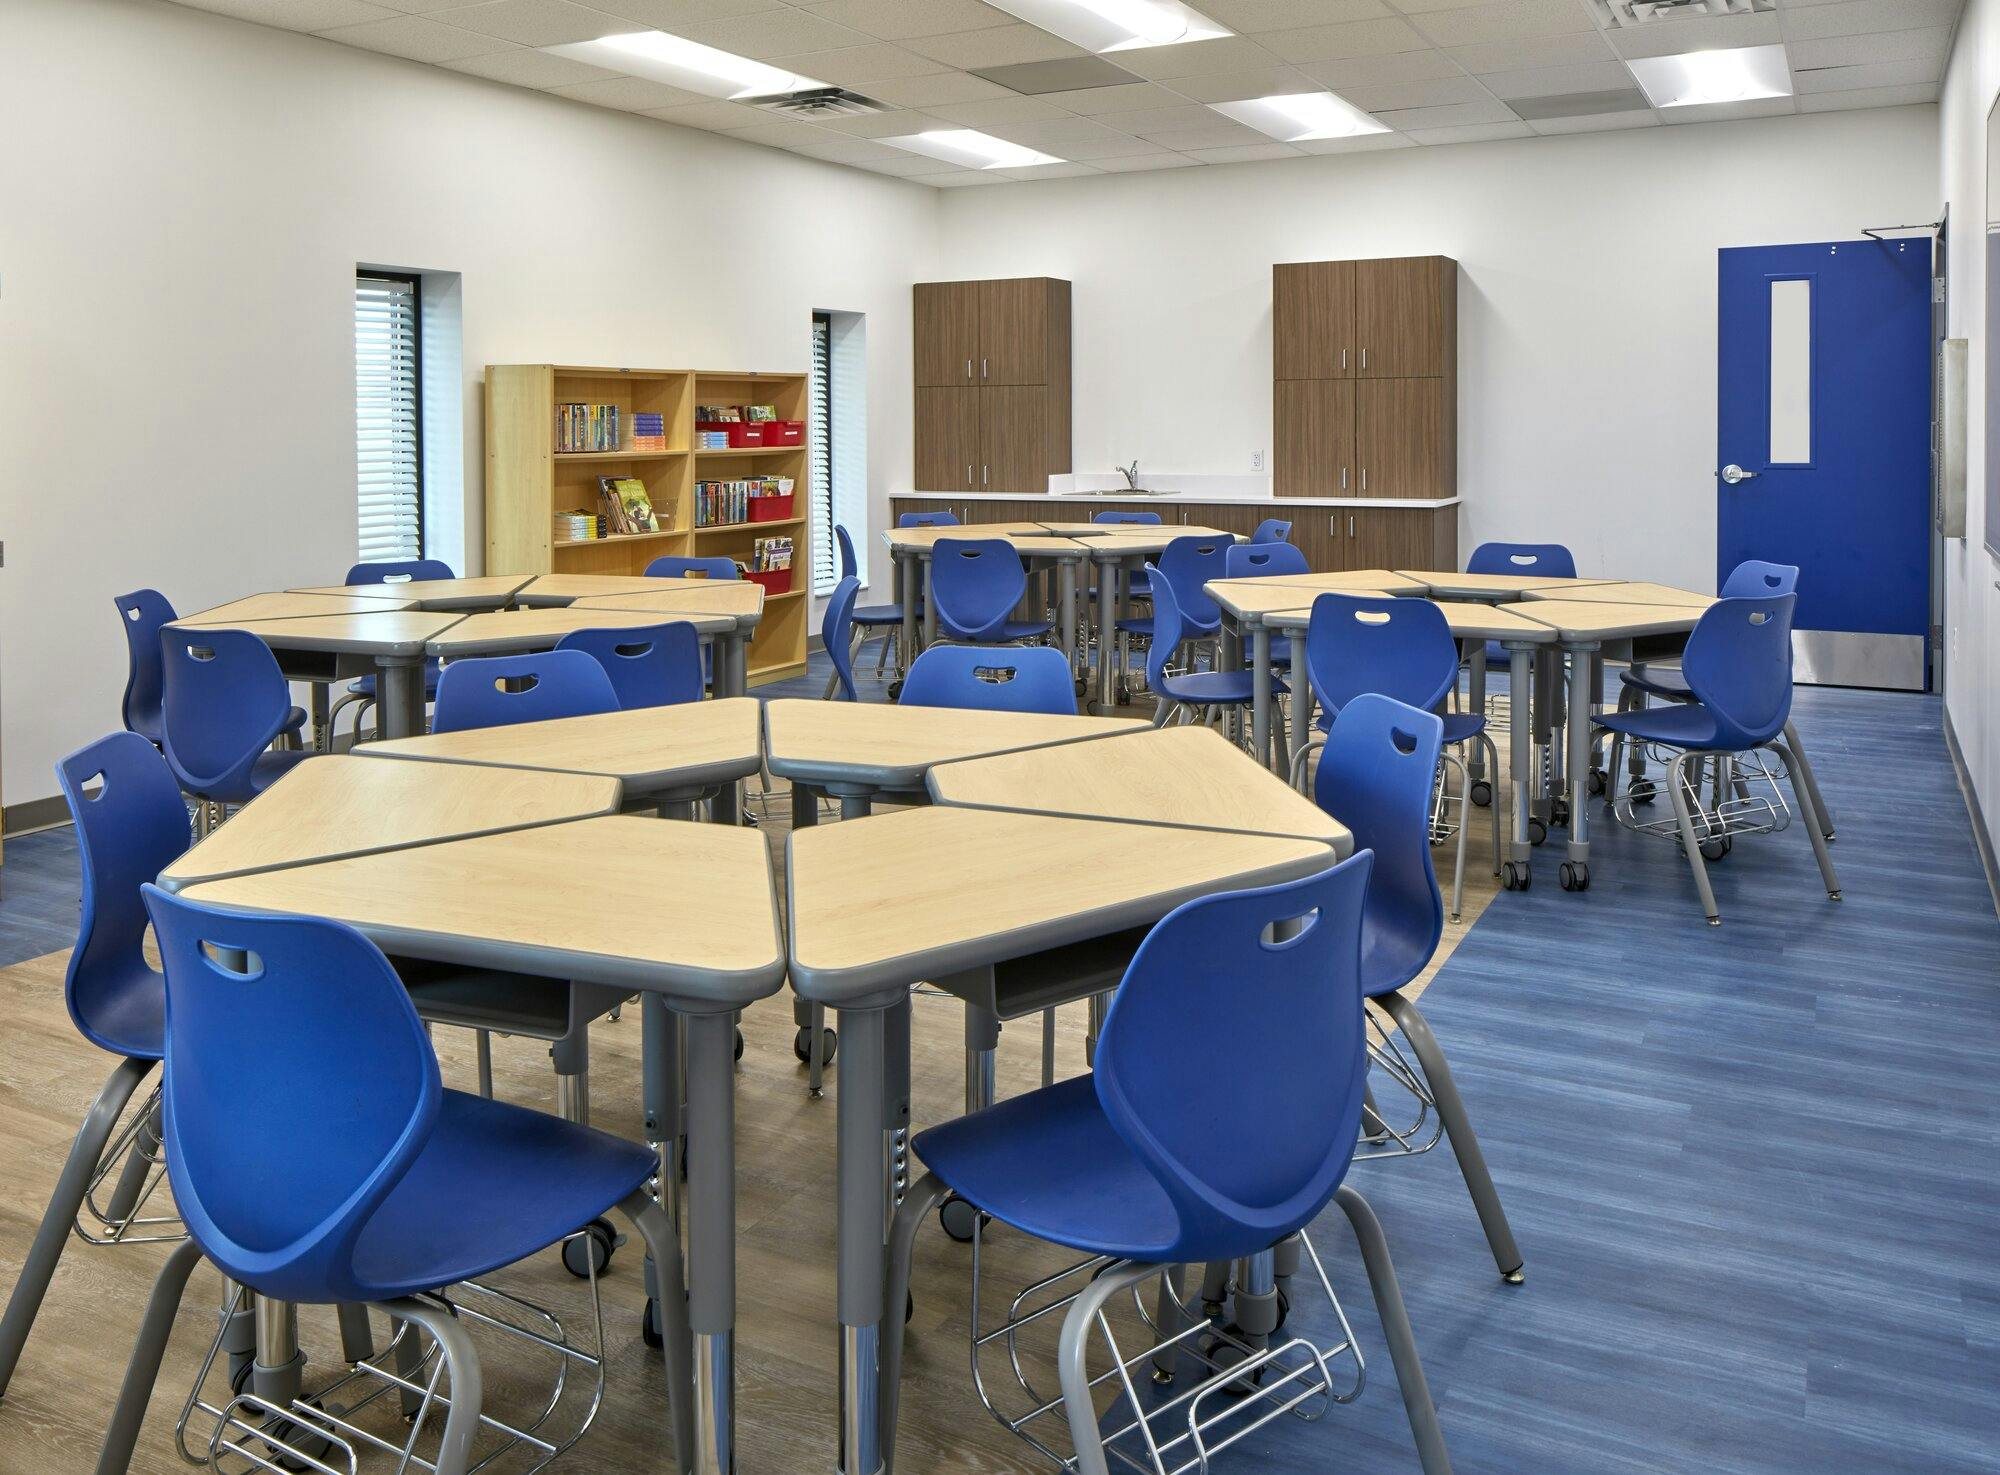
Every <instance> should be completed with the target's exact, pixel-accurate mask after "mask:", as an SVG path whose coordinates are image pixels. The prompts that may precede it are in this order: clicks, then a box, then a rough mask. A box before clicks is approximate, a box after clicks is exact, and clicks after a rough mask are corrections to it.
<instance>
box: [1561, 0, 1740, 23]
mask: <svg viewBox="0 0 2000 1475" xmlns="http://www.w3.org/2000/svg"><path fill="white" fill-rule="evenodd" d="M1590 8H1591V9H1592V10H1594V11H1596V12H1597V18H1598V20H1599V21H1600V22H1601V23H1603V24H1604V25H1608V26H1644V25H1653V24H1656V23H1658V22H1660V21H1672V20H1694V19H1696V18H1697V17H1702V16H1706V17H1709V18H1718V17H1722V16H1730V15H1761V14H1763V13H1765V12H1766V11H1771V10H1775V9H1777V4H1776V0H1591V3H1590Z"/></svg>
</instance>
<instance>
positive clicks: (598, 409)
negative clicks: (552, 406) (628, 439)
mask: <svg viewBox="0 0 2000 1475" xmlns="http://www.w3.org/2000/svg"><path fill="white" fill-rule="evenodd" d="M619 418H620V411H619V408H618V406H616V405H587V404H581V403H570V404H560V405H557V406H556V445H555V448H556V453H557V454H558V455H562V454H571V455H574V454H576V453H577V452H582V451H618V450H623V449H624V444H623V442H621V441H620V440H619Z"/></svg>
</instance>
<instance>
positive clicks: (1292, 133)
mask: <svg viewBox="0 0 2000 1475" xmlns="http://www.w3.org/2000/svg"><path fill="white" fill-rule="evenodd" d="M1209 106H1210V107H1212V108H1214V109H1215V110H1216V111H1217V112H1218V113H1222V114H1224V115H1225V116H1227V117H1231V118H1234V119H1235V120H1236V121H1237V122H1239V123H1247V124H1249V125H1250V126H1251V127H1252V128H1255V129H1256V130H1257V131H1258V132H1259V133H1268V134H1270V135H1271V137H1273V138H1275V139H1279V140H1281V141H1283V142H1285V143H1301V142H1303V141H1305V140H1306V139H1311V138H1358V137H1360V136H1361V135H1362V134H1364V133H1387V132H1388V131H1389V125H1388V124H1386V123H1378V122H1376V121H1375V119H1373V118H1371V117H1369V116H1368V114H1366V113H1364V112H1362V111H1361V109H1360V108H1357V107H1356V106H1355V105H1354V104H1353V103H1351V102H1348V101H1347V100H1346V99H1345V98H1341V97H1336V96H1334V95H1333V94H1332V93H1331V92H1283V93H1280V94H1278V95H1277V96H1276V97H1252V98H1246V99H1244V100H1243V101H1242V102H1212V103H1210V104H1209Z"/></svg>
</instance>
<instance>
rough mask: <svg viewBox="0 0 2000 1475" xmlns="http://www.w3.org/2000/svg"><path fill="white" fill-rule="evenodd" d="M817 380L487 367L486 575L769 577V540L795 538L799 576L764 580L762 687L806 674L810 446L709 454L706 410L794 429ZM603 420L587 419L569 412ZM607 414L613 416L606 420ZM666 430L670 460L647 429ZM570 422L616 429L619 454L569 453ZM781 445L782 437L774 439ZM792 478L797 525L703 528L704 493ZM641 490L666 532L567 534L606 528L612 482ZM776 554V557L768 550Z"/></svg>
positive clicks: (594, 430) (757, 644)
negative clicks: (763, 409)
mask: <svg viewBox="0 0 2000 1475" xmlns="http://www.w3.org/2000/svg"><path fill="white" fill-rule="evenodd" d="M807 389H808V386H807V383H806V376H805V375H804V374H760V373H754V372H739V371H734V370H721V371H708V370H699V369H608V368H582V367H572V366H567V365H560V364H489V365H487V368H486V571H487V572H488V573H492V574H514V573H524V574H545V573H562V574H623V575H636V574H641V573H644V572H645V569H646V565H647V564H649V563H651V562H652V561H653V560H654V559H655V558H658V557H660V556H661V555H662V554H668V553H672V554H681V555H693V556H699V557H709V556H713V555H723V556H727V557H729V558H733V559H734V560H736V562H737V563H738V564H739V565H741V566H742V567H744V568H745V569H754V568H755V567H756V566H757V561H756V553H757V548H758V544H759V541H760V540H767V539H789V540H790V542H791V546H792V561H791V567H792V577H791V584H790V587H789V588H788V589H784V590H782V591H778V590H773V589H772V588H771V587H770V586H771V585H772V584H773V583H782V582H783V580H782V579H771V578H768V577H764V578H761V579H760V582H764V583H765V584H766V594H765V601H764V618H763V622H762V623H761V624H760V625H759V626H758V627H757V632H756V635H755V637H754V638H753V640H752V642H751V646H750V679H751V680H752V681H753V682H760V681H774V680H778V679H780V678H781V677H785V676H791V675H796V674H798V673H799V672H800V671H803V670H804V669H805V661H806V635H807V631H808V627H809V625H810V623H811V603H812V601H811V600H810V599H809V598H808V597H807V595H808V594H809V592H810V590H811V579H812V558H811V555H810V549H809V546H808V544H809V539H808V532H809V522H808V519H807V517H806V516H805V515H804V514H805V509H806V508H807V507H808V506H809V505H810V504H809V502H808V497H809V494H810V490H811V488H810V486H809V481H810V475H811V467H810V460H809V457H808V452H807V447H806V445H805V441H804V437H803V436H802V435H799V436H797V437H796V443H793V444H780V445H751V446H737V447H732V448H729V449H717V450H698V449H696V447H697V445H698V443H699V441H698V438H697V435H696V429H695V425H696V421H695V414H696V408H697V406H704V405H722V406H750V405H769V406H772V407H774V408H775V410H776V412H777V417H778V420H779V421H781V422H787V423H791V422H803V421H804V420H805V418H806V398H807ZM579 405H580V406H586V407H595V408H593V409H591V410H589V411H587V412H586V413H585V415H584V416H582V417H578V416H577V415H575V414H574V413H573V412H571V413H568V414H567V416H566V412H565V408H564V407H566V406H579ZM607 407H608V413H607ZM654 416H657V417H658V424H659V427H660V430H661V437H660V439H661V441H663V442H664V444H663V445H661V446H659V448H652V447H653V446H654V444H655V443H653V442H650V441H647V440H643V439H642V440H641V442H640V443H641V444H642V445H646V446H648V448H647V449H638V448H635V447H634V444H633V442H634V431H635V427H638V426H641V425H643V426H646V427H648V428H650V427H651V426H652V425H653V423H654V422H653V420H652V418H651V417H654ZM566 419H567V420H568V421H569V423H571V424H575V423H578V422H579V419H581V422H582V423H584V424H585V425H586V426H587V427H590V431H591V433H590V434H589V435H587V436H585V437H584V439H585V442H586V443H588V442H589V441H590V440H591V439H593V438H594V439H595V440H596V441H597V442H600V443H601V442H604V441H606V440H607V439H608V435H607V431H608V430H609V429H610V428H612V427H615V438H616V441H617V447H618V448H617V449H594V450H567V449H561V448H560V446H561V444H562V442H561V441H560V440H559V436H560V433H561V431H562V429H563V427H564V424H565V421H566ZM773 438H774V439H775V438H777V437H775V436H774V437H773ZM765 477H789V478H791V480H792V483H793V488H794V491H793V496H792V498H791V503H790V506H791V508H793V509H796V511H797V514H798V515H795V516H789V517H783V518H777V519H771V520H765V521H758V522H741V523H730V524H725V525H721V526H713V527H696V526H695V520H696V519H695V487H696V484H697V483H709V482H733V481H739V480H745V479H752V478H765ZM604 478H612V479H619V480H623V479H631V480H636V481H637V482H639V483H640V484H642V485H643V487H644V492H645V498H646V500H647V501H648V502H649V503H650V504H651V507H652V511H653V515H654V519H655V521H656V522H657V525H658V530H657V531H649V532H617V531H612V530H611V529H609V528H608V527H607V528H606V531H605V535H604V536H602V537H593V538H579V537H574V536H570V535H568V534H567V532H566V531H565V529H566V528H567V527H570V526H573V524H568V525H564V527H559V526H558V521H557V520H558V518H559V516H560V515H561V514H564V513H569V512H582V513H584V514H586V515H587V516H588V517H591V518H595V517H597V516H599V515H600V513H601V511H602V507H603V503H602V500H601V498H600V494H599V489H600V482H601V479H604ZM766 546H767V547H768V544H767V545H766Z"/></svg>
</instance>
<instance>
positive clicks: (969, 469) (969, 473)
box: [965, 461, 972, 487]
mask: <svg viewBox="0 0 2000 1475" xmlns="http://www.w3.org/2000/svg"><path fill="white" fill-rule="evenodd" d="M965 484H966V485H967V486H968V487H969V486H971V485H972V463H971V462H970V461H968V462H966V463H965Z"/></svg>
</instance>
